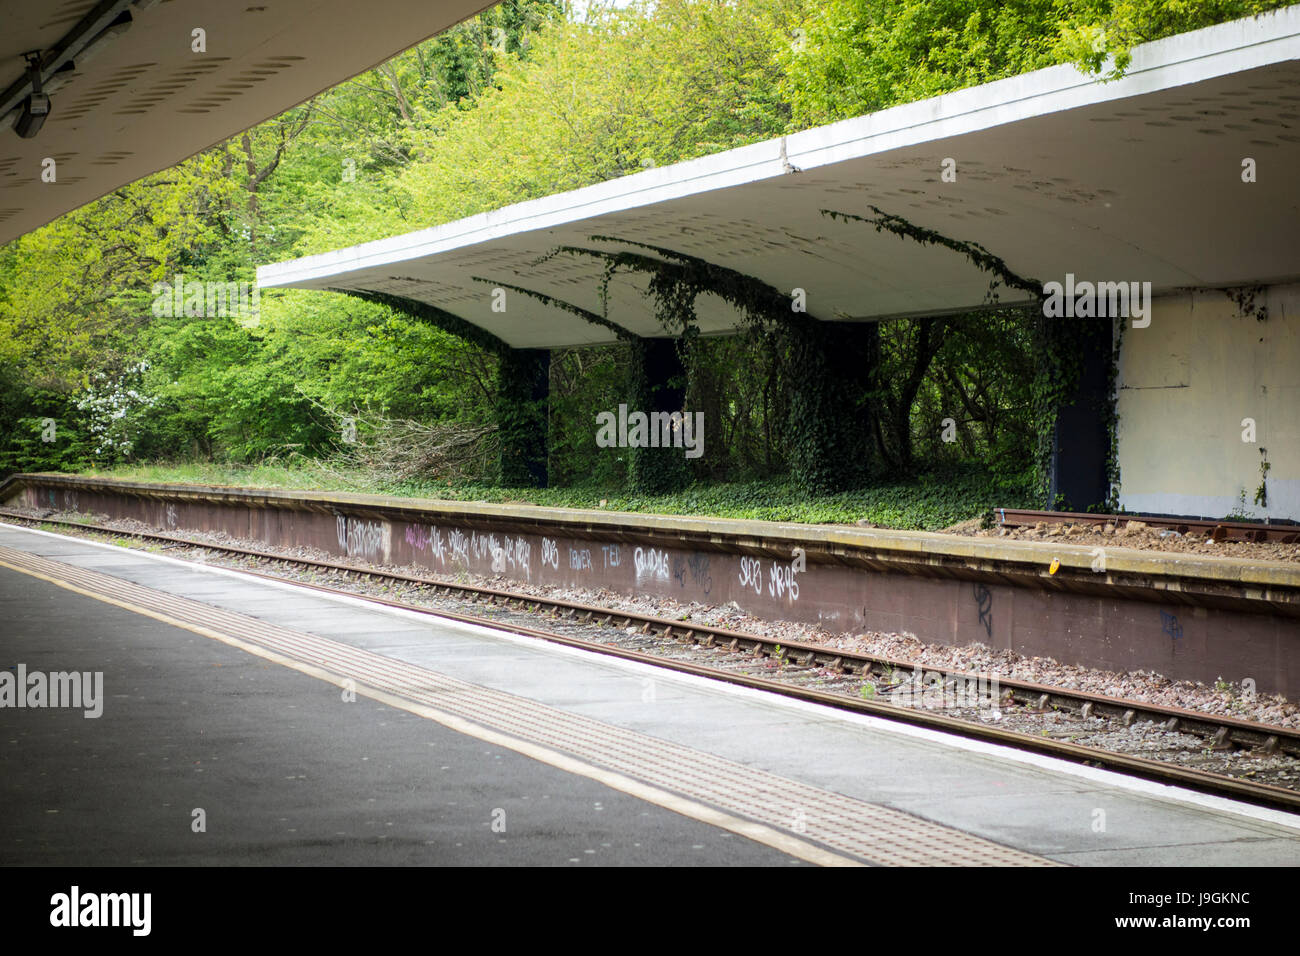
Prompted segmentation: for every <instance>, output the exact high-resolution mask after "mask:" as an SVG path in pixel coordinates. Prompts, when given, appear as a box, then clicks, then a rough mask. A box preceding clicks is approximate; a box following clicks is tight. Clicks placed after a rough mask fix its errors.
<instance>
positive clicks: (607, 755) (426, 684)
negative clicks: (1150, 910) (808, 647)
mask: <svg viewBox="0 0 1300 956" xmlns="http://www.w3.org/2000/svg"><path fill="white" fill-rule="evenodd" d="M0 561H3V562H5V563H7V564H10V565H13V566H14V567H20V568H26V569H29V570H32V571H34V572H37V573H40V574H44V575H46V576H48V577H51V578H56V579H58V580H61V581H66V582H68V583H69V584H73V585H75V586H77V587H79V588H82V589H84V590H86V591H90V592H92V593H96V594H102V595H104V596H105V597H110V598H115V599H117V600H120V601H123V602H126V603H129V604H133V605H136V606H138V607H141V608H145V609H148V610H150V611H153V612H155V613H158V614H164V615H167V616H169V617H173V618H178V619H181V620H185V621H187V622H190V623H193V624H196V625H200V626H202V627H206V628H209V629H211V630H214V631H219V632H221V633H224V634H227V635H229V636H231V637H234V638H238V639H240V640H245V641H249V642H251V643H255V644H258V645H260V646H262V647H265V648H267V649H269V650H274V651H276V652H278V653H281V654H284V655H286V656H289V657H293V658H295V659H297V660H300V661H304V662H306V663H310V664H314V665H316V666H318V667H321V668H325V669H327V670H329V671H331V672H333V673H335V674H337V675H338V676H339V677H340V678H351V679H353V680H354V681H356V682H357V684H359V685H367V686H369V687H372V688H375V689H376V690H382V691H385V692H388V693H391V694H396V695H399V696H401V697H403V698H406V699H408V700H411V701H414V702H416V703H419V704H423V705H425V706H428V707H431V708H434V709H436V710H439V711H442V712H444V713H448V714H454V715H456V716H458V717H461V718H463V719H466V720H470V721H473V722H474V723H476V724H479V725H481V726H484V727H488V728H490V729H493V730H496V731H499V732H502V733H506V734H510V735H512V736H514V737H517V738H520V739H522V740H527V741H531V742H533V743H537V744H541V745H544V746H547V747H551V748H553V749H556V750H560V751H563V752H565V753H568V754H571V755H573V756H575V757H578V758H580V759H583V760H586V761H588V762H590V763H593V764H597V765H600V766H604V767H607V768H609V769H611V770H615V771H617V772H619V773H623V774H626V775H627V776H629V777H632V778H635V779H638V780H641V781H644V782H646V783H649V784H652V785H655V786H659V787H662V788H663V789H666V790H672V791H675V792H677V793H679V794H682V795H684V796H687V797H690V798H692V799H695V800H698V801H701V802H703V803H707V804H711V805H713V806H716V807H719V808H722V809H725V810H728V811H731V812H732V813H735V814H737V815H739V816H743V817H748V818H750V819H752V820H756V821H759V822H761V823H764V824H767V825H769V826H772V827H776V828H778V829H782V830H785V831H787V832H792V833H796V834H798V835H799V836H800V837H801V838H803V839H807V840H811V841H815V842H817V843H821V844H823V845H825V846H827V847H830V848H832V849H834V850H838V851H840V852H842V853H845V854H849V855H852V856H855V857H858V858H860V859H863V860H866V861H869V862H873V863H879V864H883V865H890V866H900V865H901V866H1027V865H1028V866H1054V865H1057V864H1055V863H1053V862H1052V861H1050V860H1046V859H1043V858H1042V857H1038V856H1035V855H1033V854H1030V853H1026V852H1023V851H1021V850H1017V849H1014V848H1010V847H1006V846H1002V845H1001V844H998V843H994V842H992V841H990V840H986V839H983V838H982V837H977V836H973V835H971V834H968V833H963V832H962V831H960V830H955V829H953V828H951V827H947V826H943V825H942V824H937V823H932V822H930V821H927V820H922V819H920V818H918V817H914V816H912V815H911V814H908V813H904V812H902V811H899V810H894V809H890V808H887V807H881V806H877V805H874V804H870V803H865V802H863V801H861V800H855V799H853V798H851V797H846V796H844V795H842V794H838V793H834V792H832V791H829V790H823V789H820V788H818V787H814V786H810V785H808V784H804V783H800V782H798V781H795V780H789V779H787V778H785V777H781V776H778V775H776V774H773V773H769V772H767V771H764V770H758V769H754V768H751V767H746V766H744V765H742V764H738V763H734V762H732V761H729V760H726V759H724V758H721V757H717V756H714V755H712V754H708V753H704V752H701V751H697V750H692V749H691V748H689V747H684V746H681V745H679V744H675V743H671V742H668V741H664V740H659V739H657V738H654V737H650V736H648V735H646V734H642V733H639V732H637V731H632V730H627V729H625V728H622V727H617V726H614V725H611V724H607V723H604V722H602V721H599V720H594V719H592V718H589V717H584V716H581V715H579V714H572V713H568V712H566V711H562V710H558V709H556V708H554V707H549V706H547V705H545V704H540V703H538V702H536V701H532V700H528V699H527V698H523V697H518V696H516V695H514V694H508V693H504V692H502V691H496V690H492V689H489V688H486V687H481V686H479V685H476V684H471V683H468V682H466V681H462V680H458V679H456V678H454V677H448V676H447V675H445V674H440V673H437V672H436V671H431V670H428V669H426V668H422V667H418V666H415V665H413V664H408V663H406V662H403V661H399V660H394V659H392V658H389V657H384V656H383V655H380V654H375V653H373V652H371V651H367V650H364V649H362V648H358V647H353V646H351V645H349V644H344V643H341V642H339V641H335V640H331V639H329V638H325V637H320V636H317V635H314V634H307V633H304V632H301V631H295V630H291V629H288V628H284V627H280V626H278V625H274V624H270V623H268V622H266V621H262V620H259V619H258V618H255V617H249V616H246V615H243V614H237V613H234V612H232V611H227V610H224V609H222V608H216V607H213V606H211V605H208V604H203V603H201V602H198V601H194V600H191V599H189V598H184V597H179V596H176V595H172V594H167V593H165V592H162V591H156V590H153V589H151V588H146V587H143V586H141V585H138V584H133V583H131V582H128V581H123V580H121V579H119V578H115V577H113V576H111V575H108V574H103V573H100V572H97V571H89V570H85V569H82V568H78V567H75V566H72V565H68V564H65V563H63V562H59V561H52V560H49V559H47V558H42V557H38V556H36V555H31V554H27V553H26V552H22V551H16V550H13V549H11V548H6V547H2V546H0Z"/></svg>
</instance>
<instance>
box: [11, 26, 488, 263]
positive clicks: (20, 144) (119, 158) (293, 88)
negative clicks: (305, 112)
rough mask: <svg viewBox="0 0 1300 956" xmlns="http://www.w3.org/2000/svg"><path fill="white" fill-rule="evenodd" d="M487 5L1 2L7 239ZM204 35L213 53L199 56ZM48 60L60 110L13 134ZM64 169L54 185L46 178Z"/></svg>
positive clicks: (45, 83)
mask: <svg viewBox="0 0 1300 956" xmlns="http://www.w3.org/2000/svg"><path fill="white" fill-rule="evenodd" d="M488 6H491V3H490V2H488V0H366V2H364V3H356V2H354V0H237V2H232V0H162V2H158V0H136V2H132V0H103V2H95V0H0V140H2V143H0V242H8V241H9V240H11V239H14V238H15V237H17V236H20V235H22V234H23V233H26V232H30V231H31V230H33V229H36V228H38V227H39V226H42V225H44V224H45V223H47V222H49V221H51V220H52V219H55V218H57V217H58V216H61V215H63V214H64V213H65V212H68V211H70V210H73V209H76V208H77V207H79V206H82V205H84V204H85V203H88V202H90V201H92V200H94V199H98V198H99V197H101V196H103V195H105V194H106V193H109V192H112V191H113V190H114V189H117V188H119V187H121V186H123V185H124V184H126V183H130V182H134V181H135V180H137V179H140V178H142V177H144V176H147V175H149V174H151V173H155V172H157V171H158V170H160V169H165V168H167V167H168V166H173V165H175V164H176V163H178V162H180V161H181V160H184V159H186V158H187V157H189V156H192V155H194V154H195V153H198V152H201V151H202V150H204V149H206V148H208V147H209V146H212V145H214V144H215V143H219V142H221V141H222V140H224V139H227V138H229V137H230V136H233V135H235V134H237V133H239V132H241V131H243V130H245V129H248V128H249V127H252V126H255V125H257V124H258V123H260V122H262V121H264V120H266V119H268V118H270V117H272V116H275V115H277V114H279V113H282V112H284V111H285V110H287V109H290V108H291V107H293V106H296V105H297V104H299V103H302V102H303V101H304V100H307V99H310V98H311V97H312V96H315V95H316V94H317V93H319V92H320V91H321V90H324V89H327V88H329V87H331V86H335V85H337V84H339V83H341V82H343V81H344V80H346V79H349V78H350V77H352V76H355V75H356V74H358V73H362V72H364V71H365V70H368V69H370V68H371V67H373V66H375V65H376V64H378V63H382V62H383V61H385V60H387V59H389V58H391V57H392V56H394V55H395V54H397V53H399V52H401V51H402V50H404V49H406V48H407V47H409V46H411V45H412V44H414V43H418V42H419V41H421V40H423V39H425V38H427V37H429V36H432V35H433V34H435V33H438V32H439V31H441V30H444V29H446V28H447V27H449V26H451V25H453V24H455V23H457V22H458V21H460V20H463V19H465V18H466V17H468V16H471V15H473V14H475V13H477V12H478V11H479V10H481V9H483V8H485V7H488ZM195 29H201V30H203V31H204V34H203V36H202V40H203V44H204V46H205V47H206V52H201V53H200V52H194V46H195V37H194V33H193V31H194V30H195ZM32 52H39V53H41V54H42V56H41V73H42V76H41V82H42V87H43V90H44V91H45V92H48V93H49V96H50V100H51V109H50V111H49V113H48V115H47V118H46V119H45V122H44V124H43V125H42V126H40V128H39V129H38V130H36V131H35V135H34V136H31V137H30V138H23V137H21V136H19V135H18V133H17V131H16V130H17V124H18V123H19V121H20V119H21V116H22V113H23V110H22V107H21V105H20V104H21V103H22V101H23V100H25V99H26V98H27V97H28V95H29V94H30V93H31V91H32V87H31V82H30V72H29V67H28V58H27V56H26V55H27V54H29V53H32ZM46 159H54V160H55V163H56V165H55V181H54V182H52V183H51V182H45V181H43V180H42V178H41V172H42V168H43V166H42V164H43V163H44V161H45V160H46Z"/></svg>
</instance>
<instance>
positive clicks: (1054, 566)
mask: <svg viewBox="0 0 1300 956" xmlns="http://www.w3.org/2000/svg"><path fill="white" fill-rule="evenodd" d="M1060 566H1061V559H1060V558H1052V566H1051V567H1050V568H1048V569H1047V573H1048V574H1055V573H1056V569H1057V568H1059V567H1060Z"/></svg>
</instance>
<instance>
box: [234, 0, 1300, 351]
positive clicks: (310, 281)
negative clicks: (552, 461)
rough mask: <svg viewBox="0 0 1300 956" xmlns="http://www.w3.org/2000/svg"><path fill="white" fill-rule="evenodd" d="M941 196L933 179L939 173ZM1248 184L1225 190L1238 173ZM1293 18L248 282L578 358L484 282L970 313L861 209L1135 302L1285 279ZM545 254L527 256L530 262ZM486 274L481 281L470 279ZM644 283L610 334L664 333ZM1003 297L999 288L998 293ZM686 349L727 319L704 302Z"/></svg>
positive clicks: (1299, 269) (590, 339)
mask: <svg viewBox="0 0 1300 956" xmlns="http://www.w3.org/2000/svg"><path fill="white" fill-rule="evenodd" d="M948 158H951V159H953V160H955V162H956V174H957V175H956V181H955V182H944V181H942V179H941V176H940V173H941V167H942V164H943V161H944V160H945V159H948ZM1247 158H1250V159H1253V160H1255V161H1256V167H1257V181H1256V182H1254V183H1249V184H1248V183H1244V182H1243V181H1242V168H1243V167H1242V163H1243V160H1244V159H1247ZM1298 169H1300V6H1298V7H1289V8H1287V9H1285V10H1281V11H1277V12H1275V13H1272V14H1267V15H1264V16H1261V17H1258V18H1253V19H1247V20H1241V21H1236V22H1233V23H1228V24H1223V25H1220V26H1216V27H1211V28H1208V29H1204V30H1199V31H1196V32H1194V33H1187V34H1182V35H1180V36H1176V37H1171V38H1169V39H1166V40H1161V41H1158V42H1155V43H1150V44H1147V45H1144V46H1142V47H1139V48H1138V49H1137V50H1135V51H1134V56H1133V63H1132V66H1131V68H1130V69H1129V71H1128V72H1127V74H1126V76H1125V77H1124V78H1123V79H1121V80H1119V81H1117V82H1111V83H1100V82H1097V81H1095V80H1093V79H1090V78H1088V77H1086V76H1083V75H1082V74H1080V73H1079V72H1078V71H1077V70H1076V69H1075V68H1074V67H1072V66H1059V67H1053V68H1050V69H1046V70H1040V71H1038V72H1035V73H1030V74H1026V75H1024V76H1019V77H1015V78H1011V79H1007V80H1002V81H999V82H996V83H989V84H986V85H984V86H979V87H974V88H971V89H966V90H962V91H959V92H956V93H952V94H949V95H946V96H940V97H936V98H934V99H929V100H924V101H922V102H918V103H912V104H908V105H904V106H899V107H895V108H893V109H889V110H884V111H881V112H879V113H874V114H871V115H869V116H862V117H858V118H856V119H851V120H846V121H844V122H840V123H836V124H833V125H830V126H825V127H820V128H817V129H811V130H807V131H805V132H801V133H797V134H794V135H791V136H788V137H783V138H780V139H776V140H769V141H767V142H763V143H758V144H755V145H753V146H747V147H743V148H740V149H733V150H729V151H727V152H724V153H718V154H716V155H712V156H706V157H703V158H701V159H697V160H692V161H689V162H684V163H679V164H677V165H674V166H669V167H663V168H659V169H651V170H647V171H645V172H642V173H637V174H636V175H632V176H627V177H624V178H621V179H617V180H612V181H609V182H605V183H601V184H598V185H595V186H590V187H587V188H584V189H578V190H574V191H572V192H567V193H561V194H558V195H554V196H549V197H546V198H543V199H538V200H533V201H530V202H525V203H520V204H518V205H515V206H509V207H506V208H504V209H499V210H496V211H494V212H490V213H487V214H484V215H479V216H472V217H470V218H467V219H462V220H459V221H456V222H451V223H446V224H444V225H440V226H435V227H433V228H431V229H425V230H421V231H419V232H413V233H409V234H407V235H402V236H396V237H393V238H390V239H383V240H379V241H376V242H368V243H365V244H363V245H359V246H353V247H350V248H346V249H340V250H337V251H334V252H329V253H324V254H322V255H315V256H309V257H306V258H303V259H297V260H293V261H290V262H281V263H276V264H274V265H268V266H265V267H263V268H261V269H259V270H258V280H259V282H260V283H261V285H262V286H263V287H264V288H265V287H281V288H305V289H340V290H359V291H370V292H381V293H386V294H389V295H397V296H402V297H405V298H408V299H414V300H417V301H420V302H424V303H427V304H430V305H434V306H437V307H438V308H440V309H442V310H445V311H447V312H450V313H452V314H454V315H456V316H458V317H460V318H461V319H464V320H466V321H468V322H471V323H473V324H475V325H477V326H480V327H481V328H483V329H486V330H487V331H489V332H491V333H493V334H494V335H496V336H498V337H499V338H501V339H503V340H504V341H505V342H507V343H509V344H510V345H512V346H515V347H552V346H570V345H583V344H596V343H604V342H610V341H613V340H614V338H615V337H614V335H613V334H612V333H611V332H610V330H608V329H607V328H604V327H601V326H600V325H596V324H592V323H590V322H588V321H585V320H583V319H582V318H580V317H578V316H576V315H574V314H572V313H571V312H568V311H565V310H563V309H561V308H557V307H555V306H553V305H548V304H545V303H544V302H542V301H541V300H539V299H536V298H532V297H529V296H525V295H521V294H518V293H515V292H511V291H507V293H506V299H505V304H506V308H505V311H504V312H501V311H493V297H492V289H493V285H492V284H494V283H499V284H500V285H501V286H502V287H511V286H513V287H520V288H525V289H529V290H532V291H535V292H540V293H544V294H546V295H549V296H552V297H555V298H558V299H561V300H564V301H566V302H569V303H572V304H574V305H577V306H580V307H582V308H584V309H587V310H589V311H592V312H599V311H600V308H601V307H600V302H599V292H598V288H599V278H600V274H601V265H600V263H599V262H597V261H595V260H591V259H586V258H582V257H577V258H575V257H572V256H567V255H565V256H556V257H551V258H545V257H546V255H547V253H548V252H550V251H552V250H554V249H555V248H556V247H557V246H561V245H579V246H586V247H592V248H596V247H599V248H602V249H606V250H615V249H619V248H629V247H627V246H621V245H619V244H618V243H614V242H609V241H594V240H593V239H592V238H591V237H593V236H605V237H616V238H618V239H626V240H630V241H633V242H640V243H647V244H651V245H655V246H659V247H663V248H671V249H673V250H675V251H678V252H682V253H685V254H688V255H692V256H696V257H699V258H703V259H706V260H708V261H710V262H712V263H715V264H717V265H721V266H726V267H728V268H731V269H735V270H738V271H740V272H743V273H745V274H747V275H750V276H754V277H756V278H759V279H761V280H763V281H765V282H767V283H769V284H770V285H772V286H774V287H776V288H778V289H781V290H783V291H789V290H792V289H794V288H802V289H804V290H805V291H806V293H807V304H808V310H809V312H810V313H812V314H813V315H816V316H818V317H819V318H827V319H842V320H864V319H880V318H888V317H896V316H905V315H911V314H936V313H940V312H945V311H960V310H966V309H970V308H973V307H978V306H979V305H981V304H982V303H983V302H984V300H985V295H986V292H987V289H988V285H989V276H988V275H987V274H986V273H983V272H980V271H978V270H977V269H976V268H975V267H973V266H972V265H971V264H970V263H969V262H968V261H967V260H966V259H965V257H963V256H962V255H960V254H959V253H957V252H954V251H952V250H950V249H947V248H943V247H941V246H922V245H920V244H918V243H916V242H914V241H912V240H910V239H908V240H904V239H901V238H899V237H898V236H897V235H893V234H890V233H889V232H881V233H878V232H876V230H874V229H873V228H871V227H870V226H868V225H865V224H863V223H859V222H844V221H840V220H835V219H832V218H831V217H829V216H827V215H826V214H825V213H824V210H836V211H842V212H846V213H851V214H855V215H859V216H871V215H873V213H872V211H871V207H872V206H875V207H877V208H879V209H880V210H883V211H884V212H886V213H889V214H891V215H896V216H901V217H903V218H904V219H906V220H908V221H909V222H910V223H912V224H915V225H916V226H919V227H922V228H925V229H931V230H935V231H937V232H939V233H941V234H942V235H944V236H947V237H950V238H953V239H957V240H967V241H975V242H978V243H980V244H981V245H983V246H984V247H985V248H987V249H988V250H989V251H990V252H991V253H993V254H994V255H997V256H999V257H1001V258H1002V259H1003V260H1005V262H1006V264H1007V265H1008V266H1009V267H1010V268H1011V269H1012V270H1013V271H1014V272H1015V273H1017V274H1018V275H1021V276H1024V277H1032V278H1034V279H1037V280H1039V281H1048V280H1050V279H1053V278H1055V279H1063V278H1064V276H1065V274H1066V273H1067V272H1069V273H1074V274H1075V275H1076V276H1077V277H1078V278H1079V279H1089V280H1106V281H1149V282H1151V283H1152V285H1153V288H1154V291H1155V293H1156V294H1159V293H1160V292H1162V291H1171V290H1174V289H1177V288H1179V287H1186V286H1234V285H1248V284H1249V285H1254V284H1260V283H1265V282H1271V281H1278V280H1283V279H1291V278H1295V277H1297V276H1300V251H1298V250H1300V180H1298V177H1297V175H1296V170H1298ZM543 260H544V261H543ZM480 279H485V280H487V283H486V284H485V283H484V282H480V281H477V280H480ZM644 284H645V283H644V279H643V278H638V277H635V276H627V277H622V278H619V279H617V280H616V281H615V282H614V283H613V284H612V286H611V288H610V311H609V318H610V319H612V320H614V321H615V322H616V323H618V324H620V325H622V326H624V327H625V328H628V329H629V330H631V331H633V332H636V333H637V334H641V335H656V334H660V335H661V334H663V332H662V331H661V330H660V329H659V328H658V326H657V324H656V322H655V320H654V317H653V314H652V312H651V310H650V307H649V304H648V302H647V301H646V299H645V297H644V296H643V295H642V290H643V289H644ZM1018 295H1019V294H1018V293H1014V292H1011V291H1008V290H1004V291H1003V293H1002V301H1004V302H1012V301H1015V300H1016V298H1017V296H1018ZM706 299H708V301H703V302H702V303H701V306H702V308H701V309H700V320H701V327H702V329H703V331H705V332H706V333H722V332H727V331H729V330H732V329H734V328H736V326H737V322H738V318H739V317H738V316H737V314H736V313H735V312H734V310H732V309H731V308H730V307H729V306H727V305H725V303H722V302H721V301H719V300H717V299H714V298H712V297H706Z"/></svg>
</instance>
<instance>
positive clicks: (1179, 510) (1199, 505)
mask: <svg viewBox="0 0 1300 956" xmlns="http://www.w3.org/2000/svg"><path fill="white" fill-rule="evenodd" d="M1262 300H1263V302H1264V304H1265V305H1266V306H1267V308H1268V319H1267V320H1266V321H1263V322H1261V321H1259V320H1257V319H1256V318H1255V317H1254V315H1242V314H1241V313H1240V311H1239V310H1238V307H1237V306H1236V305H1235V304H1234V303H1233V302H1232V301H1231V300H1230V299H1229V298H1228V296H1227V295H1226V294H1225V293H1223V292H1220V291H1209V290H1205V291H1198V292H1193V293H1188V294H1182V295H1177V296H1167V297H1163V298H1158V299H1156V300H1155V302H1154V304H1153V307H1152V315H1151V325H1150V327H1148V328H1145V329H1135V328H1132V327H1129V328H1127V329H1125V331H1124V347H1123V351H1122V353H1121V356H1120V364H1119V381H1120V392H1119V463H1120V504H1121V505H1122V507H1124V508H1125V509H1127V510H1130V511H1144V512H1151V513H1156V514H1179V515H1203V516H1206V517H1212V518H1222V517H1225V516H1227V515H1228V514H1229V513H1230V512H1234V511H1238V512H1240V511H1242V510H1243V509H1242V507H1241V500H1240V495H1241V494H1242V493H1244V494H1245V499H1246V506H1245V509H1244V512H1245V514H1247V515H1249V516H1251V517H1258V518H1263V517H1272V518H1295V519H1300V284H1289V285H1277V286H1270V287H1268V288H1267V289H1266V290H1265V293H1264V295H1263V297H1262ZM1245 418H1253V419H1254V420H1255V426H1256V441H1255V443H1254V444H1250V443H1247V442H1244V441H1243V440H1242V432H1243V429H1244V426H1243V425H1242V420H1243V419H1245ZM1261 450H1267V456H1266V457H1267V460H1268V462H1269V464H1270V466H1271V467H1270V469H1269V472H1268V476H1267V491H1268V507H1267V508H1261V507H1259V506H1258V505H1256V504H1255V503H1254V498H1255V491H1256V489H1257V488H1258V487H1259V484H1260V478H1261V476H1260V463H1261V461H1262V460H1263V459H1264V457H1265V456H1264V455H1261Z"/></svg>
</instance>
